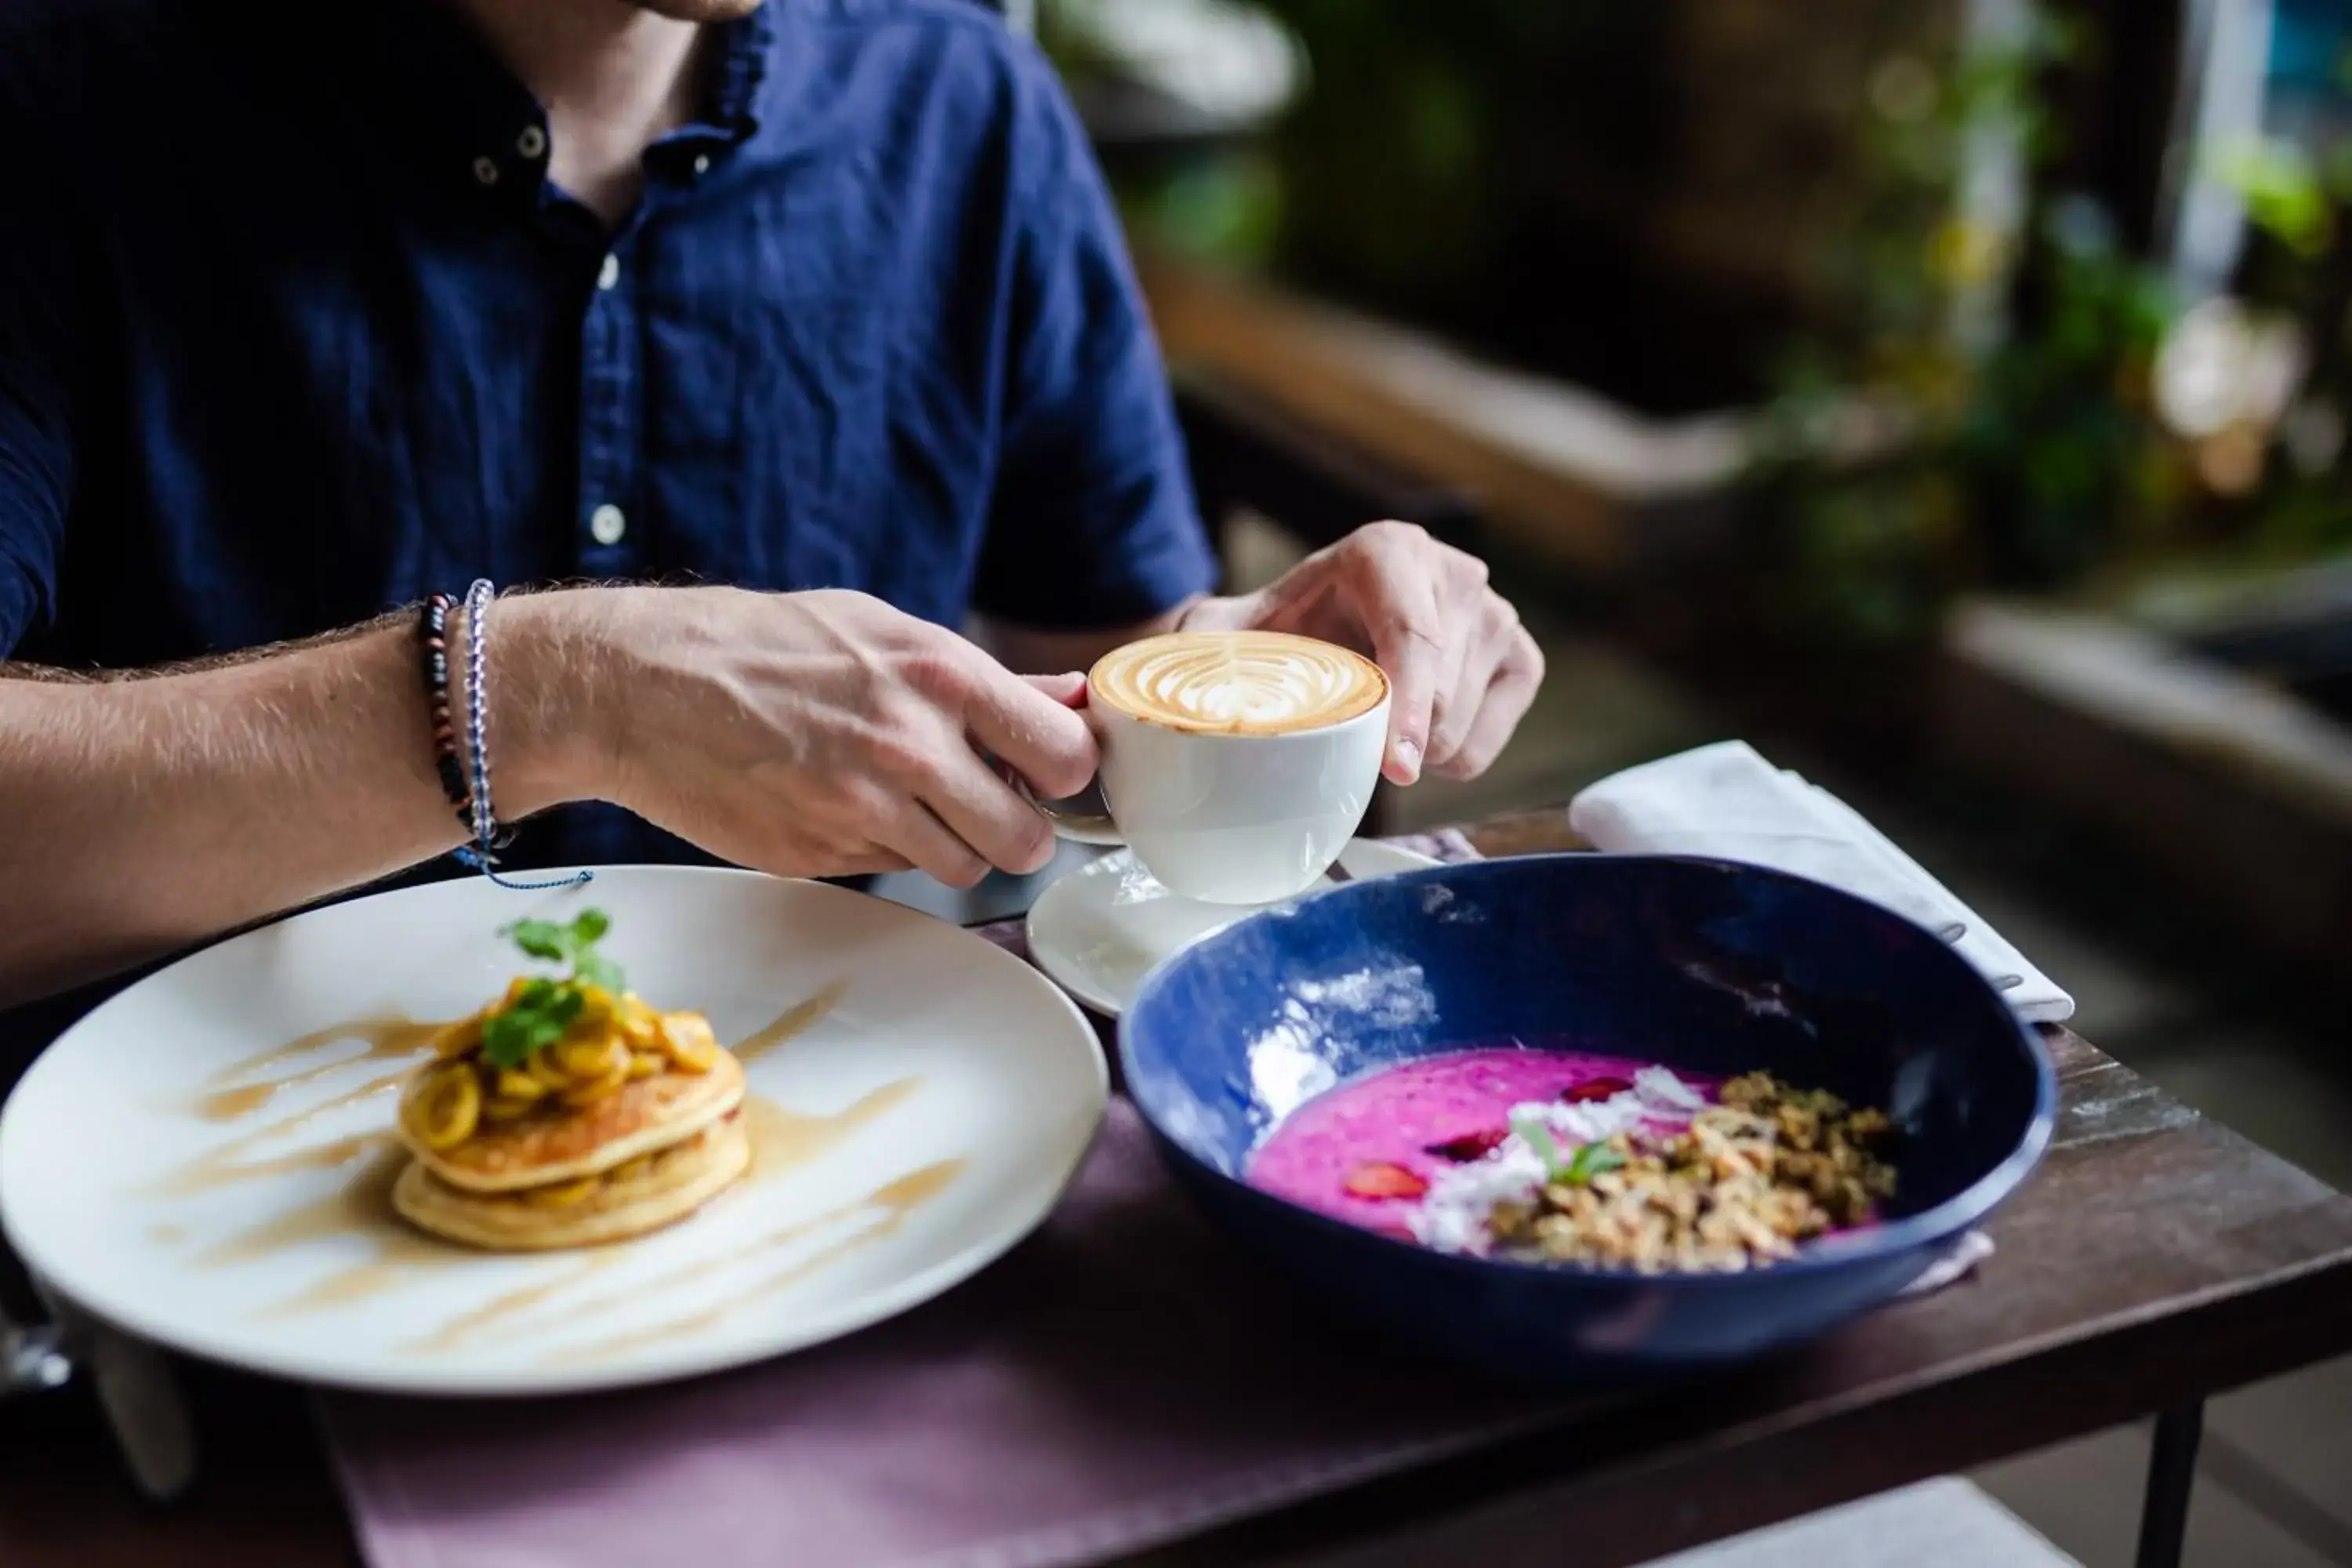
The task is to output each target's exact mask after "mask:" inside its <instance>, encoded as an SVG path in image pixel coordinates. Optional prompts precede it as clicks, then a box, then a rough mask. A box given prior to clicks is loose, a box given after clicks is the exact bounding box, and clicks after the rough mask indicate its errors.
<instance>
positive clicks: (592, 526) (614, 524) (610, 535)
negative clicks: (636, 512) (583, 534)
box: [588, 501, 629, 544]
mask: <svg viewBox="0 0 2352 1568" xmlns="http://www.w3.org/2000/svg"><path fill="white" fill-rule="evenodd" d="M628 531H629V520H628V519H627V518H625V517H623V516H622V515H621V509H620V508H619V507H616V506H614V505H613V504H612V503H611V502H610V501H607V502H606V503H604V505H603V506H600V507H598V508H597V509H596V510H594V511H592V512H590V513H589V514H588V532H589V534H590V535H591V536H592V537H593V538H594V540H595V541H596V542H597V543H599V544H618V543H620V542H621V535H623V534H625V533H626V532H628Z"/></svg>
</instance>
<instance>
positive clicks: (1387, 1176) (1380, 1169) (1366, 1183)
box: [1347, 1161, 1429, 1198]
mask: <svg viewBox="0 0 2352 1568" xmlns="http://www.w3.org/2000/svg"><path fill="white" fill-rule="evenodd" d="M1347 1188H1348V1192H1349V1194H1351V1195H1353V1196H1355V1197H1360V1198H1417V1197H1419V1196H1421V1194H1423V1193H1425V1192H1427V1191H1429V1184H1428V1183H1427V1182H1424V1181H1423V1180H1422V1179H1421V1178H1420V1177H1419V1176H1416V1175H1414V1174H1413V1173H1412V1172H1411V1171H1408V1170H1406V1169H1405V1168H1404V1167H1403V1166H1402V1165H1391V1164H1390V1163H1387V1162H1385V1161H1381V1162H1378V1163H1373V1164H1369V1165H1359V1166H1357V1167H1356V1168H1355V1169H1354V1170H1352V1171H1350V1172H1349V1173H1348V1182H1347Z"/></svg>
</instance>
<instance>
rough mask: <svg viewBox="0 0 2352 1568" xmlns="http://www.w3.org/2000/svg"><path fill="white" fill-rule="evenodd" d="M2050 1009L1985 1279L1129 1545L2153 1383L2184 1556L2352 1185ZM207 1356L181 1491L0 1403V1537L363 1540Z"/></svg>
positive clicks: (1338, 1535) (1527, 1543)
mask: <svg viewBox="0 0 2352 1568" xmlns="http://www.w3.org/2000/svg"><path fill="white" fill-rule="evenodd" d="M1472 837H1474V838H1475V839H1476V840H1477V841H1478V843H1479V845H1480V847H1481V848H1482V849H1484V850H1486V852H1487V853H1488V854H1490V855H1500V854H1523V853H1530V852H1536V851H1540V850H1546V849H1556V848H1561V847H1568V846H1567V839H1566V828H1565V826H1564V824H1563V823H1562V822H1561V820H1560V815H1559V813H1557V812H1549V813H1542V814H1538V815H1531V816H1519V817H1510V818H1504V819H1499V820H1496V821H1494V822H1490V823H1486V824H1484V825H1482V826H1480V827H1478V828H1477V829H1476V830H1475V832H1474V833H1473V835H1472ZM2049 1039H2050V1043H2051V1048H2052V1051H2053V1054H2054V1055H2055V1057H2056V1058H2057V1062H2058V1070H2059V1078H2060V1083H2061V1089H2062V1110H2061V1117H2060V1122H2059V1129H2058V1135H2057V1138H2056V1140H2055V1142H2054V1143H2053V1146H2052V1149H2051V1152H2050V1155H2049V1157H2048V1159H2046V1160H2045V1161H2044V1162H2043V1163H2042V1168H2041V1170H2040V1171H2039V1172H2037V1173H2036V1174H2035V1175H2034V1177H2033V1179H2032V1181H2031V1182H2029V1183H2028V1184H2026V1186H2025V1188H2024V1189H2023V1190H2022V1191H2021V1193H2020V1194H2018V1195H2017V1197H2016V1198H2015V1199H2014V1200H2013V1201H2012V1202H2011V1204H2010V1205H2008V1206H2007V1207H2006V1208H2005V1209H2003V1210H2002V1211H2001V1213H2000V1215H1999V1217H1998V1218H1996V1219H1995V1220H1994V1222H1993V1223H1992V1226H1991V1230H1992V1234H1993V1237H1994V1238H1995V1240H1996V1241H1997V1242H1998V1243H1999V1245H2000V1251H1999V1254H1998V1255H1997V1256H1996V1257H1995V1258H1994V1259H1993V1260H1992V1262H1991V1263H1990V1265H1988V1266H1987V1267H1986V1268H1985V1269H1984V1270H1983V1271H1982V1273H1981V1274H1980V1276H1979V1277H1978V1278H1977V1279H1973V1280H1970V1281H1968V1282H1965V1283H1963V1284H1960V1285H1957V1286H1954V1287H1952V1288H1951V1289H1947V1290H1944V1291H1941V1292H1938V1293H1937V1294H1935V1295H1933V1296H1929V1297H1927V1298H1925V1299H1922V1300H1916V1301H1909V1302H1905V1303H1903V1304H1900V1305H1897V1306H1894V1307H1890V1308H1887V1309H1885V1310H1882V1311H1879V1312H1876V1313H1874V1314H1873V1315H1871V1316H1870V1317H1869V1318H1867V1319H1865V1320H1864V1321H1861V1322H1859V1323H1856V1324H1854V1325H1853V1326H1852V1327H1850V1328H1848V1329H1846V1330H1844V1331H1841V1332H1839V1333H1837V1334H1835V1335H1833V1336H1832V1337H1831V1338H1829V1339H1828V1340H1825V1341H1823V1342H1821V1343H1819V1344H1817V1345H1814V1346H1812V1347H1811V1348H1809V1349H1806V1350H1803V1351H1800V1352H1792V1353H1790V1354H1787V1355H1783V1356H1780V1357H1777V1358H1774V1359H1773V1360H1771V1361H1769V1362H1767V1363H1762V1364H1759V1365H1757V1366H1754V1367H1752V1368H1749V1369H1748V1370H1746V1371H1743V1372H1741V1373H1738V1374H1737V1375H1734V1376H1731V1377H1728V1378H1718V1379H1716V1380H1712V1381H1710V1383H1709V1384H1707V1385H1706V1392H1705V1394H1704V1396H1703V1397H1699V1398H1692V1397H1689V1396H1687V1395H1685V1394H1677V1393H1675V1392H1672V1391H1668V1392H1664V1393H1661V1394H1656V1395H1654V1396H1652V1397H1646V1398H1640V1399H1633V1400H1620V1401H1614V1402H1611V1403H1609V1404H1608V1405H1606V1407H1605V1408H1602V1409H1600V1410H1599V1411H1597V1412H1596V1413H1590V1414H1583V1415H1572V1416H1564V1417H1562V1418H1561V1419H1560V1420H1559V1421H1558V1422H1555V1423H1553V1424H1550V1425H1549V1426H1544V1427H1541V1428H1539V1429H1537V1430H1533V1431H1528V1432H1526V1433H1524V1434H1522V1435H1520V1436H1516V1437H1513V1438H1511V1439H1509V1440H1507V1441H1504V1442H1501V1443H1498V1444H1496V1445H1494V1446H1492V1447H1486V1448H1484V1449H1481V1450H1479V1451H1477V1452H1475V1453H1471V1454H1466V1455H1463V1456H1460V1457H1458V1458H1453V1459H1449V1460H1445V1461H1443V1462H1439V1463H1433V1464H1431V1465H1428V1466H1425V1467H1423V1468H1420V1469H1418V1470H1416V1471H1413V1472H1411V1473H1409V1474H1406V1475H1402V1476H1392V1477H1389V1478H1387V1479H1381V1480H1379V1481H1376V1482H1373V1483H1370V1484H1368V1485H1365V1486H1362V1487H1359V1488H1356V1489H1350V1490H1349V1491H1346V1492H1341V1493H1337V1494H1333V1495H1331V1496H1328V1497H1326V1498H1323V1499H1320V1500H1316V1501H1314V1502H1311V1503H1307V1504H1304V1505H1300V1506H1297V1507H1293V1508H1288V1509H1285V1510H1280V1511H1278V1512H1276V1513H1272V1514H1268V1515H1265V1516H1263V1517H1260V1518H1256V1519H1252V1520H1248V1521H1243V1522H1241V1523H1238V1524H1235V1525H1233V1526H1229V1527H1227V1528H1225V1529H1223V1530H1221V1531H1217V1532H1216V1533H1215V1534H1213V1535H1212V1536H1209V1537H1205V1538H1202V1539H1201V1540H1199V1541H1196V1542H1191V1543H1188V1544H1186V1545H1183V1546H1181V1547H1176V1548H1171V1549H1168V1550H1165V1551H1162V1552H1156V1553H1153V1554H1151V1555H1150V1557H1148V1558H1146V1559H1143V1560H1141V1561H1142V1562H1144V1563H1150V1564H1152V1565H1153V1568H1179V1565H1190V1564H1194V1563H1212V1562H1214V1563H1271V1562H1276V1561H1282V1560H1284V1559H1286V1558H1294V1557H1296V1556H1297V1555H1301V1554H1306V1553H1310V1552H1318V1551H1320V1550H1323V1549H1328V1548H1336V1547H1341V1546H1344V1545H1345V1544H1346V1543H1348V1542H1353V1541H1358V1540H1364V1539H1370V1538H1371V1537H1374V1536H1379V1537H1382V1538H1385V1539H1387V1540H1388V1541H1390V1542H1392V1543H1401V1544H1402V1545H1404V1546H1408V1547H1409V1546H1410V1544H1411V1543H1412V1542H1413V1541H1414V1540H1415V1539H1416V1537H1417V1536H1418V1534H1419V1533H1420V1532H1428V1537H1429V1540H1430V1541H1431V1542H1432V1545H1431V1548H1430V1551H1429V1552H1428V1553H1427V1556H1428V1559H1429V1560H1431V1561H1446V1560H1452V1559H1453V1558H1454V1557H1455V1556H1456V1555H1457V1554H1461V1555H1466V1553H1463V1552H1460V1543H1461V1542H1464V1541H1465V1540H1475V1541H1476V1542H1478V1546H1477V1550H1478V1551H1479V1552H1480V1553H1481V1554H1482V1555H1483V1556H1485V1557H1486V1559H1487V1560H1488V1562H1489V1563H1491V1564H1493V1565H1494V1568H1507V1565H1508V1564H1512V1563H1519V1562H1525V1563H1530V1564H1533V1563H1551V1562H1553V1561H1556V1560H1557V1554H1558V1552H1559V1545H1560V1542H1562V1540H1563V1534H1562V1531H1564V1530H1569V1531H1572V1533H1573V1536H1574V1539H1575V1541H1576V1542H1577V1545H1578V1560H1579V1561H1580V1563H1591V1564H1595V1565H1599V1564H1604V1563H1638V1562H1640V1561H1643V1559H1646V1558H1649V1557H1652V1556H1655V1555H1658V1554H1660V1553H1662V1552H1670V1551H1675V1550H1677V1549H1680V1548H1683V1547H1686V1546H1690V1545H1693V1544H1696V1543H1698V1542H1704V1541H1708V1540H1713V1539H1717V1538H1720V1537H1722V1536H1725V1535H1729V1534H1733V1533H1736V1532H1738V1531H1744V1530H1749V1529H1753V1528H1756V1527H1758V1526H1760V1525H1764V1524H1768V1523H1771V1522H1774V1521H1780V1520H1783V1519H1787V1518H1790V1517H1792V1516H1794V1515H1797V1514H1801V1513H1805V1512H1809V1511H1811V1510H1815V1509H1820V1508H1824V1507H1827V1506H1829V1505H1831V1504H1833V1503H1838V1502H1843V1501H1847V1500H1852V1499H1854V1498H1859V1497H1864V1496H1867V1495H1869V1494H1870V1493H1873V1492H1876V1491H1881V1490H1884V1489H1887V1488H1890V1487H1895V1486H1900V1485H1903V1484H1905V1483H1907V1482H1910V1481H1914V1480H1918V1479H1924V1478H1926V1477H1929V1476H1935V1475H1941V1474H1947V1473H1949V1472H1951V1471H1954V1470H1960V1469H1966V1468H1969V1467H1971V1466H1975V1465H1979V1464H1983V1463H1986V1462H1988V1461H1990V1460H1993V1459H1998V1458H2002V1457H2004V1456H2007V1455H2011V1454H2016V1453H2020V1452H2022V1451H2024V1450H2027V1449H2031V1448H2035V1447H2041V1446H2042V1445H2044V1444H2049V1443H2054V1442H2058V1441H2061V1440H2063V1439H2065V1438H2068V1437H2073V1436H2079V1435H2081V1434H2084V1433H2087V1432H2092V1431H2095V1430H2097V1429H2099V1428H2101V1427H2105V1426H2112V1425H2115V1424H2116V1423H2118V1422H2122V1421H2126V1420H2129V1419H2132V1418H2134V1417H2137V1416H2141V1415H2148V1414H2151V1413H2155V1414H2159V1415H2161V1417H2162V1418H2161V1420H2160V1421H2159V1424H2158V1441H2157V1445H2156V1449H2155V1455H2154V1460H2153V1464H2152V1467H2151V1472H2150V1485H2149V1489H2148V1500H2147V1514H2146V1517H2145V1521H2144V1524H2145V1529H2144V1533H2143V1540H2142V1548H2141V1562H2142V1563H2145V1564H2170V1563H2177V1561H2178V1559H2179V1543H2180V1528H2181V1524H2182V1522H2183V1521H2184V1519H2185V1518H2186V1514H2187V1508H2188V1500H2189V1481H2190V1479H2191V1476H2192V1474H2193V1470H2194V1466H2195V1460H2196V1447H2197V1435H2198V1426H2199V1419H2200V1417H2199V1412H2200V1409H2201V1407H2202V1402H2203V1401H2204V1400H2205V1399H2206V1398H2207V1397H2208V1396H2209V1395H2210V1394H2217V1393H2220V1392H2221V1391H2223V1390H2225V1389H2229V1388H2233V1387H2236V1386H2238V1385H2239V1384H2246V1383H2251V1382H2253V1381H2255V1380H2257V1379H2260V1378H2264V1377H2269V1376H2273V1375H2274V1374H2276V1373H2283V1372H2286V1371H2290V1370H2292V1369H2294V1368H2295V1367H2298V1366H2302V1365H2305V1364H2306V1363H2311V1362H2314V1361H2318V1360H2321V1359H2323V1358H2325V1357H2328V1356H2331V1355H2336V1354H2338V1353H2341V1352H2346V1351H2352V1198H2347V1197H2346V1196H2344V1195H2343V1194H2339V1193H2336V1192H2335V1191H2333V1190H2332V1189H2330V1188H2328V1187H2327V1186H2326V1185H2324V1184H2321V1183H2320V1182H2318V1181H2316V1180H2315V1179H2313V1178H2312V1177H2310V1176H2307V1175H2305V1174H2304V1173H2302V1172H2301V1171H2298V1170H2296V1169H2294V1167H2293V1166H2291V1165H2288V1164H2287V1163H2284V1161H2281V1160H2278V1159H2276V1158H2273V1156H2272V1155H2270V1154H2268V1153H2266V1152H2263V1150H2261V1149H2259V1148H2256V1147H2255V1146H2254V1145H2253V1144H2252V1143H2249V1142H2247V1141H2246V1140H2244V1139H2243V1138H2241V1137H2239V1136H2238V1135H2237V1134H2236V1133H2234V1132H2231V1131H2229V1130H2228V1129H2227V1128H2224V1127H2221V1126H2219V1125H2217V1124H2215V1123H2213V1122H2211V1121H2205V1120H2203V1119H2201V1118H2200V1117H2199V1116H2198V1115H2197V1113H2196V1112H2194V1111H2192V1110H2189V1109H2188V1108H2187V1107H2186V1106H2183V1105H2181V1104H2179V1102H2178V1101H2176V1100H2171V1099H2169V1098H2168V1097H2167V1096H2166V1095H2165V1094H2164V1093H2163V1092H2162V1091H2160V1090H2158V1089H2156V1088H2155V1087H2153V1086H2152V1085H2150V1084H2148V1083H2147V1081H2145V1080H2144V1079H2140V1078H2138V1077H2137V1075H2135V1074H2134V1073H2132V1072H2131V1071H2129V1070H2128V1069H2127V1068H2124V1067H2122V1066H2120V1065H2118V1064H2117V1063H2116V1062H2115V1061H2113V1060H2111V1059H2109V1058H2107V1057H2105V1056H2104V1055H2102V1054H2101V1053H2100V1052H2099V1051H2098V1050H2097V1049H2096V1048H2095V1047H2092V1046H2091V1045H2090V1044H2088V1043H2087V1042H2086V1041H2084V1040H2083V1039H2081V1038H2079V1037H2076V1036H2074V1034H2072V1033H2070V1032H2068V1031H2066V1030H2063V1029H2056V1030H2052V1031H2051V1032H2050V1035H2049ZM192 1377H193V1385H194V1391H195V1397H196V1403H197V1409H198V1414H199V1420H200V1422H201V1425H202V1426H203V1436H204V1443H205V1462H206V1471H205V1477H204V1479H203V1480H202V1482H201V1483H200V1485H199V1487H198V1489H197V1490H196V1491H195V1493H194V1495H193V1496H191V1497H190V1498H189V1499H187V1500H185V1501H184V1502H182V1503H181V1504H179V1505H177V1506H175V1507H173V1508H170V1509H153V1508H149V1507H147V1506H145V1505H142V1503H140V1502H139V1501H138V1500H136V1499H135V1498H134V1497H133V1496H132V1494H131V1489H130V1488H129V1486H128V1483H127V1482H126V1481H125V1480H124V1479H123V1476H122V1472H121V1467H120V1465H119V1464H118V1462H117V1460H116V1458H115V1456H114V1453H113V1450H112V1448H111V1447H110V1441H109V1438H108V1436H107V1435H106V1432H105V1430H104V1428H103V1426H101V1425H100V1421H99V1418H98V1416H97V1415H96V1413H95V1410H94V1408H93V1406H92V1405H91V1404H90V1402H89V1400H88V1399H86V1398H84V1397H80V1396H79V1395H77V1394H73V1393H70V1392H68V1393H66V1394H53V1395H47V1396H43V1397H38V1398H33V1399H26V1400H21V1401H16V1402H14V1403H10V1404H7V1405H0V1565H5V1568H52V1565H54V1568H98V1565H100V1564H103V1565H107V1568H114V1565H117V1564H120V1565H122V1568H138V1565H144V1564H150V1563H152V1564H157V1565H163V1564H171V1565H173V1568H182V1565H189V1564H221V1565H223V1568H276V1565H278V1564H287V1565H296V1564H299V1565H303V1568H323V1565H327V1564H335V1563H351V1562H353V1561H355V1557H356V1554H355V1552H354V1549H353V1546H352V1540H351V1536H350V1532H349V1531H348V1529H347V1527H346V1524H345V1522H344V1519H343V1515H342V1510H341V1504H340V1502H339V1501H338V1499H337V1497H336V1493H335V1489H334V1485H333V1482H332V1480H331V1477H330V1475H329V1472H328V1468H327V1464H326V1460H325V1458H324V1456H323V1454H322V1453H321V1452H320V1447H319V1445H318V1442H317V1440H316V1437H315V1434H314V1432H313V1430H312V1428H311V1426H310V1418H309V1413H308V1412H309V1406H308V1404H307V1402H306V1400H305V1399H304V1397H303V1396H302V1394H300V1392H299V1391H298V1390H294V1389H290V1388H287V1387H285V1386H282V1385H278V1384H268V1383H266V1382H263V1381H261V1380H258V1379H254V1378H247V1377H243V1376H240V1375H237V1374H235V1373H225V1372H219V1371H212V1370H202V1369H196V1370H194V1371H193V1373H192ZM1537 1525H1540V1528H1534V1526H1537ZM1439 1542H1444V1543H1445V1544H1444V1545H1441V1544H1438V1543H1439ZM1396 1560H1398V1561H1412V1560H1417V1559H1414V1558H1412V1557H1411V1556H1409V1555H1408V1553H1407V1552H1405V1551H1402V1550H1400V1551H1398V1552H1397V1553H1396Z"/></svg>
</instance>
